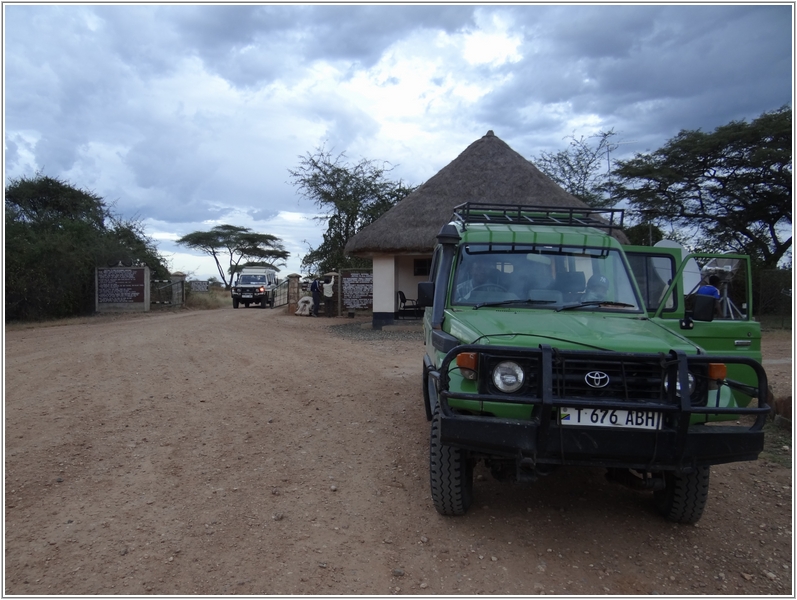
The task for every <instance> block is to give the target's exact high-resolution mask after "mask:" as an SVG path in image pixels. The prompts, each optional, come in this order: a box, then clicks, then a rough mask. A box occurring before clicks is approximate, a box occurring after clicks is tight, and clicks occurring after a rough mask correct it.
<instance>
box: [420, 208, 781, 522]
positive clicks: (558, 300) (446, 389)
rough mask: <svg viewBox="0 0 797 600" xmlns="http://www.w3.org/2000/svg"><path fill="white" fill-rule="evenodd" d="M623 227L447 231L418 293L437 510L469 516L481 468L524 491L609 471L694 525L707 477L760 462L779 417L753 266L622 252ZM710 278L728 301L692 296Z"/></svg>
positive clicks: (500, 213)
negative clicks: (755, 315) (756, 312)
mask: <svg viewBox="0 0 797 600" xmlns="http://www.w3.org/2000/svg"><path fill="white" fill-rule="evenodd" d="M622 221H623V211H622V210H617V209H610V210H596V209H575V208H562V207H528V206H510V205H500V204H475V203H467V204H463V205H460V206H458V207H457V208H456V209H455V212H454V215H453V218H452V220H451V222H450V223H449V224H447V225H445V226H443V228H442V229H441V231H440V233H439V235H438V245H437V247H436V248H435V252H434V256H433V259H432V269H431V274H430V277H429V281H428V282H423V283H420V284H419V285H418V303H419V304H420V305H422V306H424V307H425V311H424V336H425V344H426V349H427V350H426V355H425V357H424V368H423V390H424V402H425V406H426V415H427V418H428V419H429V420H430V421H431V436H430V483H431V493H432V499H433V502H434V505H435V508H436V509H437V510H438V512H440V513H441V514H444V515H460V514H464V513H465V512H466V511H467V510H468V508H469V507H470V505H471V502H472V499H473V468H474V465H475V464H476V463H477V462H479V461H483V462H484V465H485V466H486V467H487V468H488V469H489V470H490V472H491V473H492V475H493V476H494V477H495V478H497V479H499V480H512V481H516V482H533V481H535V480H537V479H538V477H540V476H541V475H546V474H549V473H550V472H551V471H552V470H553V469H555V468H556V467H558V466H561V465H576V466H586V467H604V468H606V469H607V477H608V478H609V479H610V480H612V481H615V482H617V483H621V484H624V485H627V486H629V487H631V488H633V489H636V490H641V491H648V492H651V493H652V496H653V500H654V502H655V505H656V507H657V508H658V510H659V511H660V512H661V513H662V515H664V516H665V517H666V518H667V519H669V520H672V521H675V522H680V523H694V522H696V521H697V520H698V519H699V518H700V517H701V515H702V513H703V510H704V508H705V505H706V500H707V497H708V487H709V466H710V465H713V464H719V463H727V462H733V461H742V460H755V459H756V458H757V457H758V454H759V453H760V451H761V450H762V448H763V443H764V433H763V429H762V428H763V425H764V422H765V421H766V416H767V412H768V410H769V409H768V407H767V405H766V398H767V395H766V394H767V379H766V373H765V372H764V370H763V368H762V367H761V365H760V360H761V348H760V338H761V334H760V327H759V324H758V323H757V322H755V321H754V320H752V316H751V306H752V304H751V297H750V293H751V292H750V269H749V261H748V259H747V257H744V256H737V255H710V254H700V255H688V256H684V252H683V251H682V250H681V249H680V247H673V246H675V245H667V244H665V245H657V246H655V247H641V246H633V247H632V246H629V247H624V246H623V245H621V244H620V242H618V241H617V240H616V239H615V238H614V237H612V235H611V234H612V232H613V231H615V230H619V229H622V226H623V224H622ZM698 261H700V262H698ZM701 263H702V264H701ZM713 272H717V273H719V274H721V275H722V276H723V278H722V282H723V283H722V284H721V285H720V288H721V292H720V298H719V299H716V298H715V297H712V296H709V295H704V294H696V293H695V292H696V291H697V289H698V287H699V286H700V285H701V283H703V281H704V279H705V278H707V277H708V274H709V273H713ZM715 282H716V280H715ZM701 291H702V290H701ZM753 399H757V402H754V401H753Z"/></svg>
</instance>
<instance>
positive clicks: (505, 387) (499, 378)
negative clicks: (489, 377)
mask: <svg viewBox="0 0 797 600" xmlns="http://www.w3.org/2000/svg"><path fill="white" fill-rule="evenodd" d="M525 379H526V375H525V374H524V373H523V369H521V368H520V365H519V364H517V363H514V362H512V361H510V360H505V361H504V362H501V363H498V364H497V365H496V367H495V369H493V383H494V384H495V387H497V388H498V389H499V390H501V391H502V392H507V393H512V392H516V391H518V390H519V389H520V388H521V387H523V382H524V381H525Z"/></svg>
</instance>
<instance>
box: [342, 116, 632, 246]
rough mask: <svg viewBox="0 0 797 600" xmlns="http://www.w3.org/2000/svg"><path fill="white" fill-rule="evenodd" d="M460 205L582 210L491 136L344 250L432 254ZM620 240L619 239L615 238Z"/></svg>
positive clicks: (401, 203) (558, 188) (491, 134)
mask: <svg viewBox="0 0 797 600" xmlns="http://www.w3.org/2000/svg"><path fill="white" fill-rule="evenodd" d="M463 202H491V203H501V204H524V205H530V206H535V205H536V206H572V207H577V208H584V207H586V206H587V205H586V204H584V203H583V202H582V201H581V200H579V199H578V198H576V197H575V196H571V195H570V194H568V193H567V192H565V191H564V190H563V189H562V188H560V187H559V186H558V185H556V183H554V182H553V180H551V179H550V178H549V177H548V176H547V175H545V174H544V173H542V172H541V171H540V170H539V169H538V168H537V167H535V166H534V165H533V164H532V163H531V162H529V161H528V160H526V159H525V158H523V157H522V156H521V155H520V154H518V153H517V152H515V151H514V150H512V148H510V147H509V146H508V145H507V143H506V142H504V141H503V140H501V139H499V138H498V137H497V136H496V135H495V134H494V133H493V132H492V131H488V132H487V135H485V136H484V137H482V138H481V139H478V140H476V141H475V142H473V143H472V144H471V145H470V146H468V147H467V148H466V149H465V151H464V152H462V154H460V155H459V156H458V157H457V158H456V159H455V160H453V161H452V162H451V163H449V164H448V165H447V166H446V167H444V168H443V169H442V170H441V171H440V172H439V173H437V175H435V176H434V177H432V178H431V179H429V180H428V181H427V182H426V183H424V184H423V185H421V186H420V187H419V188H418V189H417V190H415V191H414V192H413V193H412V194H410V195H409V196H407V197H406V198H404V199H403V200H402V201H401V202H399V203H398V204H397V205H396V206H394V207H393V208H391V209H390V210H389V211H387V212H386V213H385V214H384V215H382V216H381V217H379V219H377V220H376V221H374V222H373V223H371V224H370V225H368V226H367V227H364V228H363V229H362V230H361V231H360V232H359V233H357V234H356V235H355V236H354V237H352V238H351V239H350V240H349V242H348V243H347V244H346V249H345V252H346V253H347V254H351V255H355V256H358V255H359V256H368V255H371V254H382V253H386V254H406V253H423V254H426V253H431V252H432V250H433V249H434V246H435V243H436V241H437V240H436V237H437V234H438V233H439V232H440V228H441V227H442V226H443V225H445V224H446V223H448V221H449V220H450V219H451V215H452V213H453V212H454V207H455V206H457V205H458V204H462V203H463ZM620 235H622V234H620Z"/></svg>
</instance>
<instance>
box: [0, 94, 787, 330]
mask: <svg viewBox="0 0 797 600" xmlns="http://www.w3.org/2000/svg"><path fill="white" fill-rule="evenodd" d="M791 118H792V117H791V109H790V108H789V107H785V106H784V107H781V108H779V109H777V110H773V111H768V112H765V113H763V114H761V115H760V116H759V117H757V118H756V119H754V120H752V121H751V122H746V121H732V122H731V123H728V124H727V125H723V126H720V127H718V128H716V129H715V130H714V131H712V132H703V131H701V130H682V131H681V132H679V133H678V134H677V135H676V136H675V137H673V138H672V139H670V140H668V141H667V142H666V143H665V144H664V145H663V146H662V147H661V148H659V149H658V150H656V151H654V152H646V153H637V154H635V155H634V156H633V157H632V158H630V159H627V160H614V161H612V158H611V154H612V153H613V152H616V151H617V150H618V149H619V146H620V144H622V143H623V142H622V141H621V140H618V139H617V134H616V133H615V132H614V131H613V130H610V131H608V132H600V133H598V134H595V135H593V136H589V137H583V136H582V137H578V138H577V137H575V135H573V136H571V137H570V138H569V139H570V141H569V144H568V146H567V147H566V148H565V149H563V150H560V151H557V152H552V153H546V152H543V153H541V154H540V155H539V156H536V157H532V162H533V163H534V164H535V165H536V166H537V167H538V168H540V170H541V171H543V172H544V173H545V174H546V175H548V176H549V177H551V178H552V179H553V180H554V181H555V182H556V183H557V184H559V185H560V186H561V187H562V188H563V189H565V190H566V191H568V192H569V193H571V194H572V195H574V196H576V197H577V198H579V199H581V200H582V201H583V202H585V203H586V204H587V205H589V206H594V207H598V208H606V207H617V206H624V207H626V208H627V209H628V213H629V216H630V217H631V226H629V227H628V228H627V229H626V233H627V234H628V236H629V238H630V239H631V241H632V243H636V244H640V245H652V244H654V243H655V242H656V241H658V240H659V239H662V238H663V237H665V236H666V237H669V238H671V239H679V240H680V241H683V242H686V243H687V246H688V247H689V249H691V250H693V251H714V252H717V251H718V252H736V253H743V254H748V255H750V256H751V259H752V261H753V264H754V266H755V267H756V268H758V269H773V268H777V267H778V266H779V265H782V264H783V263H784V261H786V262H788V264H789V267H790V266H791V258H790V257H791V245H792V236H791V226H792V216H791V208H792V201H791V194H792V189H791V181H792V154H791V149H792V124H791ZM604 166H605V167H606V169H605V170H604ZM392 169H393V166H392V165H390V163H387V162H379V161H375V160H368V159H361V160H359V161H355V162H350V161H349V159H348V158H347V157H346V155H345V153H340V154H337V155H333V154H332V153H331V152H330V151H328V150H326V149H325V148H323V147H321V148H317V149H316V150H315V151H313V152H308V153H307V154H306V155H304V156H301V157H299V163H298V165H297V166H296V167H295V168H293V169H289V170H288V172H289V175H290V177H291V182H292V184H293V185H294V187H295V188H296V189H297V192H298V193H299V194H300V195H301V196H303V197H305V198H307V199H309V200H310V201H312V202H313V203H314V204H315V205H316V206H317V207H318V208H319V209H320V211H321V213H322V215H321V216H319V217H318V218H317V219H318V221H319V224H320V225H321V227H323V228H324V234H323V240H322V242H321V244H320V245H318V246H317V247H312V246H310V245H309V244H308V251H307V253H306V254H305V255H304V256H303V258H302V269H304V270H306V271H307V272H309V273H311V274H321V273H325V272H329V271H333V270H336V269H339V268H347V267H367V266H370V260H369V259H363V258H357V257H350V256H346V255H345V254H344V252H343V249H344V247H345V245H346V242H347V241H348V240H349V239H350V238H351V237H352V236H353V235H354V234H356V233H357V232H358V231H360V230H361V229H362V228H363V227H365V226H366V225H368V224H370V223H372V222H373V221H375V220H376V219H377V218H379V217H380V216H381V215H382V214H384V213H385V212H386V211H387V210H389V209H390V208H391V207H392V206H394V205H395V204H397V203H398V202H400V201H401V200H402V199H403V198H404V197H406V196H407V195H409V194H410V193H412V192H413V191H414V190H415V189H416V187H415V186H413V185H410V184H407V183H405V182H403V181H401V180H398V181H394V180H392V179H390V177H389V175H390V172H391V171H392ZM5 207H6V215H5V219H6V220H5V232H6V240H5V267H6V272H5V275H6V279H5V309H6V319H7V320H9V319H37V318H46V317H63V316H69V315H75V314H82V313H87V312H91V311H93V308H94V288H93V286H94V268H95V267H96V266H102V265H105V264H108V263H110V262H113V261H125V262H126V263H130V264H133V263H135V264H147V265H148V266H149V267H150V269H152V272H153V276H154V277H157V278H162V277H163V278H165V277H167V276H168V269H167V267H166V262H165V260H164V259H163V257H162V256H161V255H160V254H159V253H158V249H157V247H156V245H155V243H154V242H153V241H152V240H151V239H150V238H149V237H148V236H147V235H146V233H145V231H144V227H143V225H142V224H141V222H140V221H138V220H135V219H128V220H125V219H122V218H121V217H119V216H118V215H115V214H114V213H113V212H112V211H111V209H110V207H109V206H108V205H107V204H106V203H105V201H104V200H103V199H102V198H101V197H99V196H97V195H96V194H94V193H92V192H89V191H86V190H82V189H79V188H76V187H74V186H72V185H71V184H69V183H67V182H65V181H62V180H59V179H57V178H52V177H47V176H45V175H42V174H39V173H37V174H36V175H35V176H34V177H30V178H28V177H21V178H18V179H14V180H11V181H10V182H9V184H8V185H7V186H6V196H5ZM178 244H181V245H184V246H186V247H188V248H190V249H192V250H196V251H199V252H202V253H204V254H207V255H208V256H211V257H212V258H213V259H214V260H215V263H216V266H217V269H218V273H219V276H220V278H221V280H222V281H223V282H224V284H225V285H226V286H230V285H231V284H232V283H233V276H234V274H235V273H236V272H238V271H239V270H240V269H241V268H242V267H243V266H246V265H266V266H271V267H274V268H275V269H278V268H279V267H280V266H284V261H285V260H286V259H287V258H288V252H286V251H285V249H284V247H283V244H282V240H280V239H279V238H278V237H276V236H273V235H270V234H266V233H258V232H255V231H252V230H251V229H248V228H245V227H238V226H235V225H228V224H224V225H219V226H216V227H214V228H212V229H211V230H209V231H195V232H192V233H190V234H188V235H185V236H183V237H182V238H180V239H179V240H178Z"/></svg>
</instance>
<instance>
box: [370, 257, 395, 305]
mask: <svg viewBox="0 0 797 600" xmlns="http://www.w3.org/2000/svg"><path fill="white" fill-rule="evenodd" d="M373 265H374V313H393V312H395V311H396V288H395V285H396V261H395V257H394V256H393V255H389V256H374V257H373Z"/></svg>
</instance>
